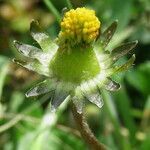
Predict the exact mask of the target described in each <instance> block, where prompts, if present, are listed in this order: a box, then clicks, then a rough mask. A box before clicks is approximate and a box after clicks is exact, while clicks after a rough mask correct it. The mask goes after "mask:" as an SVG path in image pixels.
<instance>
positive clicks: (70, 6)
mask: <svg viewBox="0 0 150 150" xmlns="http://www.w3.org/2000/svg"><path fill="white" fill-rule="evenodd" d="M66 1H67V5H68V8H69V9H72V8H73V6H72V4H71V1H70V0H66Z"/></svg>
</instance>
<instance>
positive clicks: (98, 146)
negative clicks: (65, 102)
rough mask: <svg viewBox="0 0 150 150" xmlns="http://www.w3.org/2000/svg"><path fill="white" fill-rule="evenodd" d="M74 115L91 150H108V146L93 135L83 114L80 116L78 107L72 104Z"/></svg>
mask: <svg viewBox="0 0 150 150" xmlns="http://www.w3.org/2000/svg"><path fill="white" fill-rule="evenodd" d="M72 114H73V117H74V120H75V122H76V124H77V127H78V129H79V131H80V133H81V135H82V137H83V139H84V140H85V142H86V143H87V144H88V145H89V147H90V149H92V150H106V146H105V145H103V144H102V143H100V142H99V141H98V140H97V139H96V137H95V136H94V134H93V133H92V131H91V129H90V128H89V125H88V123H87V121H86V119H85V117H84V115H83V114H79V113H78V112H77V109H76V106H75V105H74V104H73V103H72Z"/></svg>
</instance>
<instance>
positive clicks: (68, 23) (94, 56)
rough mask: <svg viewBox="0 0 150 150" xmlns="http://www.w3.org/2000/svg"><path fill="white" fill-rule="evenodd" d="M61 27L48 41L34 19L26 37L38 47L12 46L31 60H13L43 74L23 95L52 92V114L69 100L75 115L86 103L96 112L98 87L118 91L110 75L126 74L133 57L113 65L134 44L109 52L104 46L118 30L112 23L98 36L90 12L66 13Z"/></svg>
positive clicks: (78, 9) (92, 15)
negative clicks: (43, 78)
mask: <svg viewBox="0 0 150 150" xmlns="http://www.w3.org/2000/svg"><path fill="white" fill-rule="evenodd" d="M60 26H61V31H60V32H59V35H58V37H57V38H56V39H55V40H52V39H51V38H50V37H49V36H48V35H47V34H46V33H45V32H43V31H42V29H41V28H40V27H39V24H38V22H37V21H32V22H31V36H32V37H33V39H34V40H36V41H37V43H38V44H39V46H40V48H37V47H34V46H30V45H27V44H23V43H20V42H18V41H15V42H14V44H15V47H16V48H17V49H18V51H19V52H20V53H22V54H23V55H24V56H25V57H29V58H30V61H29V62H22V61H18V60H16V59H14V61H15V62H16V63H17V64H19V65H21V66H23V67H25V68H27V69H29V70H32V71H35V72H37V73H39V74H41V75H44V76H45V81H43V82H41V83H39V84H38V85H36V86H35V87H33V88H31V89H30V90H29V91H28V92H27V93H26V96H27V97H32V96H38V95H41V94H46V93H51V94H52V97H53V98H52V99H51V110H52V111H54V110H56V109H57V108H58V106H59V105H60V104H61V103H62V102H63V101H64V100H65V99H67V98H69V99H70V100H71V101H73V103H74V104H75V106H76V108H77V111H78V113H82V111H83V106H84V102H85V101H86V100H89V101H90V102H92V103H94V104H96V105H97V106H98V107H100V108H101V107H102V106H103V100H102V97H101V94H100V93H101V89H102V88H104V89H106V90H109V91H115V90H118V89H119V88H120V85H119V84H118V83H116V82H115V81H113V80H112V79H111V78H110V77H111V76H112V75H113V74H116V73H119V72H121V71H124V70H127V69H128V68H129V67H130V66H131V65H132V64H133V62H134V60H135V55H132V56H131V58H130V59H129V60H128V61H127V62H126V63H125V64H123V65H120V66H116V65H115V63H116V62H117V60H118V59H119V58H121V57H122V56H124V55H126V54H127V53H128V52H129V51H131V50H132V49H133V48H134V47H135V46H136V44H137V41H133V42H129V43H125V44H122V45H120V46H118V47H116V48H115V49H113V50H109V51H108V50H107V49H106V47H107V45H108V43H109V41H110V40H111V38H112V36H113V34H114V32H115V30H116V28H117V21H114V22H113V23H112V24H111V25H110V26H109V27H108V28H107V29H106V30H105V31H104V32H102V33H101V34H100V32H99V31H100V26H101V23H100V21H99V19H98V18H97V17H96V15H95V12H94V11H93V10H90V9H87V8H84V7H83V8H77V9H71V10H69V11H68V12H66V13H65V14H64V17H63V18H62V21H61V23H60Z"/></svg>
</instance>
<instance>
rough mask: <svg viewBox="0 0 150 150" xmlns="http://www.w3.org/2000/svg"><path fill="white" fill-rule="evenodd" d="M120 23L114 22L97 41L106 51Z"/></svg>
mask: <svg viewBox="0 0 150 150" xmlns="http://www.w3.org/2000/svg"><path fill="white" fill-rule="evenodd" d="M117 25H118V21H117V20H116V21H114V22H113V23H112V24H111V25H110V26H109V27H108V28H107V29H106V30H105V31H104V32H103V33H102V34H101V36H100V39H99V40H98V41H97V42H99V44H100V45H101V47H102V49H103V50H104V49H105V48H106V46H107V45H108V43H109V42H110V40H111V38H112V37H113V35H114V33H115V31H116V29H117Z"/></svg>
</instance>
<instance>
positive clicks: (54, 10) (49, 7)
mask: <svg viewBox="0 0 150 150" xmlns="http://www.w3.org/2000/svg"><path fill="white" fill-rule="evenodd" d="M43 1H44V3H45V4H46V6H47V7H48V9H49V10H50V11H52V13H53V14H54V16H55V17H56V19H57V21H58V23H60V20H61V17H60V14H59V12H58V11H57V9H56V8H55V7H54V5H53V4H52V2H51V1H50V0H43Z"/></svg>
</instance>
